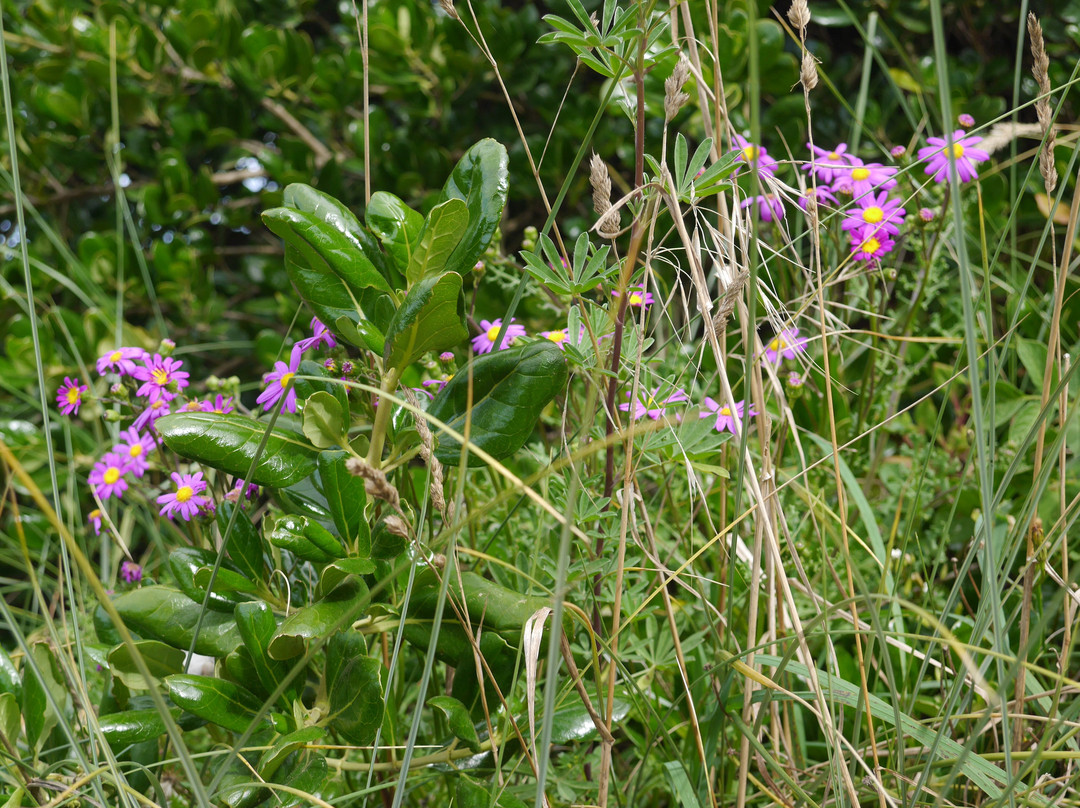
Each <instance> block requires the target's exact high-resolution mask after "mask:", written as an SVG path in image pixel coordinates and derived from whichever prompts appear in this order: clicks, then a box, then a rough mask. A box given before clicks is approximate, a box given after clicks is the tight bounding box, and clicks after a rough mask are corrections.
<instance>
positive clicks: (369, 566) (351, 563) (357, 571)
mask: <svg viewBox="0 0 1080 808" xmlns="http://www.w3.org/2000/svg"><path fill="white" fill-rule="evenodd" d="M377 569H378V567H377V566H376V565H375V562H374V561H372V560H371V559H370V558H357V557H355V556H353V557H351V558H340V559H338V560H337V561H332V562H330V563H329V564H327V565H326V566H325V567H323V571H322V573H321V574H320V575H319V585H318V586H317V587H316V592H332V591H333V590H334V589H335V588H336V587H337V586H338V584H340V583H341V582H342V581H344V580H345V579H346V578H348V577H349V576H350V575H370V574H371V573H373V572H375V570H377Z"/></svg>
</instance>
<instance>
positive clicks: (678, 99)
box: [664, 53, 690, 123]
mask: <svg viewBox="0 0 1080 808" xmlns="http://www.w3.org/2000/svg"><path fill="white" fill-rule="evenodd" d="M689 78H690V61H689V60H688V59H687V58H686V54H685V53H684V54H682V55H681V56H679V62H678V64H676V65H675V69H674V70H672V71H671V75H670V76H668V78H667V81H665V82H664V123H668V122H669V121H671V120H672V119H673V118H674V117H675V116H676V115H678V114H679V110H680V109H682V108H683V106H684V105H685V104H686V102H687V101H689V100H690V96H689V95H687V94H686V93H684V92H683V91H682V88H683V85H685V84H686V80H687V79H689Z"/></svg>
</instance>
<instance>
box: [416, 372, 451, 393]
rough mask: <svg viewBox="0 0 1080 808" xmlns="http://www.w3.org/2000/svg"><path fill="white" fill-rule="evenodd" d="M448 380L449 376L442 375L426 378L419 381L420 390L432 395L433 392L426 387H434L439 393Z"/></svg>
mask: <svg viewBox="0 0 1080 808" xmlns="http://www.w3.org/2000/svg"><path fill="white" fill-rule="evenodd" d="M448 381H450V377H449V376H443V377H442V378H439V379H428V380H427V381H423V382H420V390H421V391H423V392H425V393H427V394H428V395H429V396H432V397H434V394H433V393H432V392H431V391H430V390H429V389H428V388H429V387H434V388H435V392H436V393H439V392H441V391H442V389H443V388H444V387H446V383H447V382H448Z"/></svg>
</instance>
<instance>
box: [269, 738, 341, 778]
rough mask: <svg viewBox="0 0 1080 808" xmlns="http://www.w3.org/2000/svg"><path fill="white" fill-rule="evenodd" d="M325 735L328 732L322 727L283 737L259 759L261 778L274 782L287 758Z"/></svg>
mask: <svg viewBox="0 0 1080 808" xmlns="http://www.w3.org/2000/svg"><path fill="white" fill-rule="evenodd" d="M325 734H326V730H325V729H323V728H322V727H304V728H303V729H298V730H296V731H295V732H290V733H289V734H288V735H282V736H281V737H280V738H278V739H277V740H276V741H274V745H273V746H271V747H270V748H269V749H267V750H266V751H265V752H263V754H262V757H261V758H259V765H258V766H257V769H258V771H259V776H260V777H262V778H263V779H264V780H270V781H274V775H275V774H277V771H278V769H280V768H281V764H282V763H284V762H285V758H287V757H288V756H289V755H291V754H292V753H293V752H295V751H296V750H297V749H300V748H302V747H304V746H306V745H307V744H310V743H315V741H317V740H319V739H320V738H321V737H322V736H323V735H325Z"/></svg>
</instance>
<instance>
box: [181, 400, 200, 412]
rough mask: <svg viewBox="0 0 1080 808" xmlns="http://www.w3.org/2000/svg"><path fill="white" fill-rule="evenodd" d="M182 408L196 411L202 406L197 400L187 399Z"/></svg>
mask: <svg viewBox="0 0 1080 808" xmlns="http://www.w3.org/2000/svg"><path fill="white" fill-rule="evenodd" d="M184 409H185V410H187V411H188V412H198V411H199V410H200V409H202V407H201V406H200V405H199V402H198V401H189V402H188V403H187V404H185V405H184Z"/></svg>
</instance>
